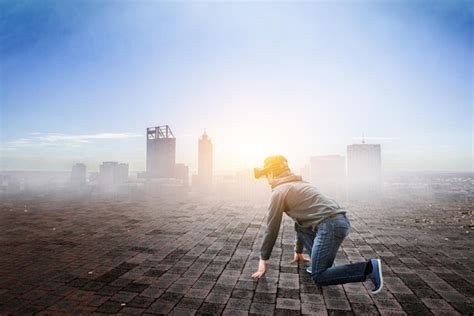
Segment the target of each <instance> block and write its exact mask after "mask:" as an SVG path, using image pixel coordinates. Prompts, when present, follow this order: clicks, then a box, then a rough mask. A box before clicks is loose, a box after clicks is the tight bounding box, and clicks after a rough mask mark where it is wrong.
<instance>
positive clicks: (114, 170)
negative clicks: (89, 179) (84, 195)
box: [99, 161, 128, 191]
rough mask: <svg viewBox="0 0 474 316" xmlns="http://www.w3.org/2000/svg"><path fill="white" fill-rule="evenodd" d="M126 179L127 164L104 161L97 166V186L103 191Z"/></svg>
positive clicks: (112, 188)
mask: <svg viewBox="0 0 474 316" xmlns="http://www.w3.org/2000/svg"><path fill="white" fill-rule="evenodd" d="M127 180H128V164H126V163H118V162H116V161H105V162H103V163H102V164H101V165H100V167H99V186H100V188H101V189H102V190H104V191H112V190H114V189H115V186H116V185H117V184H120V183H124V182H125V181H127Z"/></svg>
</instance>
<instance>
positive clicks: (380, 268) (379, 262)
mask: <svg viewBox="0 0 474 316" xmlns="http://www.w3.org/2000/svg"><path fill="white" fill-rule="evenodd" d="M376 260H377V263H378V265H379V278H380V287H379V288H378V290H377V291H372V294H377V293H379V292H380V291H382V288H383V277H382V261H380V259H376Z"/></svg>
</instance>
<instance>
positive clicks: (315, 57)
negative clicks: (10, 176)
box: [0, 1, 474, 171]
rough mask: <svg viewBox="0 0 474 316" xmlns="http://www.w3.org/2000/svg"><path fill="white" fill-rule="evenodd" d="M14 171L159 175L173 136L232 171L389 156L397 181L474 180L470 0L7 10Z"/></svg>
mask: <svg viewBox="0 0 474 316" xmlns="http://www.w3.org/2000/svg"><path fill="white" fill-rule="evenodd" d="M0 12H1V13H0V41H1V43H0V44H1V47H0V48H1V51H0V54H1V64H0V67H1V68H0V71H1V73H0V75H1V77H0V80H1V82H0V102H1V108H0V118H1V128H0V145H1V151H0V154H1V165H0V169H3V170H19V169H20V170H67V169H69V168H70V166H71V165H72V164H73V163H74V162H85V163H86V164H87V165H88V167H89V169H90V170H95V169H97V168H98V165H99V164H100V162H101V161H105V160H117V161H124V162H129V163H130V165H131V169H133V170H143V169H144V166H145V136H144V134H145V129H146V127H149V126H156V125H163V124H169V125H171V128H172V130H173V132H174V134H175V135H176V136H177V159H178V162H184V163H186V164H188V165H190V167H191V169H194V168H195V167H196V163H197V138H198V136H199V135H200V134H201V133H202V132H203V130H204V129H206V130H207V132H208V134H209V135H210V136H211V138H212V139H213V142H214V146H215V160H216V163H215V166H216V169H217V170H234V169H246V168H251V167H253V165H254V164H256V163H259V162H261V160H262V159H263V158H264V157H265V156H267V155H271V154H280V153H281V154H284V155H287V156H288V158H289V159H290V164H291V163H293V164H294V165H295V166H302V165H303V164H304V163H305V162H307V161H308V159H309V156H311V155H317V154H343V155H344V154H345V148H346V145H348V144H351V143H354V142H359V141H360V139H358V137H360V136H361V135H362V133H364V134H365V135H366V137H367V141H368V142H373V143H381V144H382V154H383V167H384V169H385V170H457V171H461V170H462V171H466V170H470V171H472V170H473V140H472V135H473V127H472V126H473V125H472V124H473V113H472V106H473V78H472V76H473V50H472V48H473V47H472V38H473V37H472V36H473V34H472V29H473V21H474V9H473V6H472V4H469V2H467V1H466V2H460V1H430V2H424V1H417V2H412V1H397V2H395V1H390V2H365V1H359V2H348V1H344V2H331V3H329V2H304V3H303V2H302V3H298V2H296V3H295V2H292V3H289V2H288V3H283V2H278V3H277V2H259V3H254V2H233V3H230V2H178V3H176V2H151V1H143V2H138V1H130V2H125V1H116V2H112V1H41V2H39V1H2V2H1V3H0Z"/></svg>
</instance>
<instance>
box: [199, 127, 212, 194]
mask: <svg viewBox="0 0 474 316" xmlns="http://www.w3.org/2000/svg"><path fill="white" fill-rule="evenodd" d="M212 162H213V161H212V142H211V139H210V138H209V137H208V136H207V134H206V132H204V134H203V135H202V137H201V139H199V143H198V173H197V182H198V183H197V184H198V186H200V187H202V188H205V189H209V188H210V187H211V186H212Z"/></svg>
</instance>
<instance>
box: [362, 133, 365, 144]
mask: <svg viewBox="0 0 474 316" xmlns="http://www.w3.org/2000/svg"><path fill="white" fill-rule="evenodd" d="M362 144H365V137H364V133H362Z"/></svg>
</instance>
